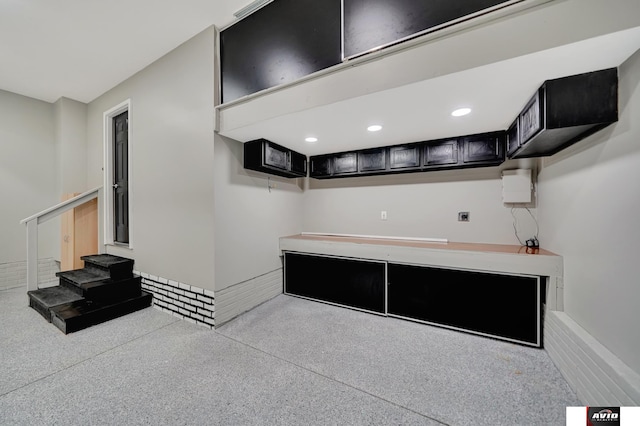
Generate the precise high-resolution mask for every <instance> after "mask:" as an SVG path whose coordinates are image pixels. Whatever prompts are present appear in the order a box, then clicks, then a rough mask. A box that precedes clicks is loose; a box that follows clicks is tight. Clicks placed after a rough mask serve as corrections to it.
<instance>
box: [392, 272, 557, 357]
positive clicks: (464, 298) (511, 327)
mask: <svg viewBox="0 0 640 426" xmlns="http://www.w3.org/2000/svg"><path fill="white" fill-rule="evenodd" d="M388 279H389V284H388V290H387V298H388V299H387V300H388V302H387V303H388V305H387V312H388V313H389V314H390V315H397V316H402V317H406V318H412V319H416V320H420V321H426V322H429V323H434V324H441V325H444V326H447V327H453V328H460V329H465V330H469V331H472V332H476V333H484V334H489V335H493V336H498V337H503V338H507V339H513V340H517V341H520V342H525V343H528V344H531V345H534V346H541V345H542V340H541V335H540V333H541V328H540V318H541V306H542V304H541V300H542V297H543V295H544V292H541V291H540V285H539V278H538V277H522V276H511V275H499V274H490V273H480V272H471V271H460V270H450V269H438V268H427V267H419V266H408V265H397V264H389V266H388Z"/></svg>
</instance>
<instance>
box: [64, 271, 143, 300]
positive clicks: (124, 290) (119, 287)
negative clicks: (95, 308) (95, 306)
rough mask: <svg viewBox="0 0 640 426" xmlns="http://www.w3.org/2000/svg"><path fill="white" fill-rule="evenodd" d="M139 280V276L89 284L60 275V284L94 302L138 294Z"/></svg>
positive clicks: (126, 297)
mask: <svg viewBox="0 0 640 426" xmlns="http://www.w3.org/2000/svg"><path fill="white" fill-rule="evenodd" d="M141 281H142V278H141V277H133V278H130V279H124V280H121V281H114V282H110V283H107V284H104V285H99V286H91V285H90V284H83V285H78V284H76V283H74V282H72V281H69V280H67V279H66V278H65V277H60V285H61V286H63V287H66V288H68V289H70V290H72V291H73V292H75V293H76V294H79V295H80V296H82V297H84V298H86V299H88V300H91V301H96V302H105V301H118V300H124V299H129V298H131V297H133V296H135V295H136V294H140V290H141V289H142V285H141Z"/></svg>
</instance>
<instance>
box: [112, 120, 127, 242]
mask: <svg viewBox="0 0 640 426" xmlns="http://www.w3.org/2000/svg"><path fill="white" fill-rule="evenodd" d="M128 130H129V112H128V111H127V112H123V113H122V114H120V115H117V116H116V117H114V118H113V135H114V136H113V138H114V140H113V218H114V230H115V232H114V234H115V235H114V240H115V242H118V243H128V242H129V131H128Z"/></svg>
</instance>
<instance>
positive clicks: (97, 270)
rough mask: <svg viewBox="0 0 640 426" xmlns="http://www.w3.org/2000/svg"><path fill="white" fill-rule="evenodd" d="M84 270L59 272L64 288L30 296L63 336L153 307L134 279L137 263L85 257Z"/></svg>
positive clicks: (105, 256) (31, 303) (138, 279)
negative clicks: (135, 264) (134, 264)
mask: <svg viewBox="0 0 640 426" xmlns="http://www.w3.org/2000/svg"><path fill="white" fill-rule="evenodd" d="M82 260H84V265H85V266H84V268H83V269H76V270H73V271H65V272H58V273H57V274H56V275H57V276H58V277H59V278H60V285H58V286H55V287H49V288H42V289H39V290H33V291H29V292H27V294H28V295H29V306H31V307H32V308H33V309H35V310H36V311H38V312H39V313H40V315H42V316H43V317H44V318H45V319H46V320H47V321H49V322H51V323H53V325H55V326H56V327H58V328H59V329H60V330H62V332H63V333H65V334H67V333H72V332H74V331H78V330H82V329H84V328H87V327H90V326H92V325H95V324H100V323H102V322H105V321H109V320H111V319H114V318H117V317H120V316H123V315H126V314H129V313H131V312H135V311H137V310H140V309H143V308H146V307H148V306H151V301H152V296H151V294H150V293H147V292H145V291H142V290H141V286H140V283H141V277H136V276H134V275H133V260H132V259H127V258H124V257H120V256H113V255H110V254H98V255H92V256H83V257H82Z"/></svg>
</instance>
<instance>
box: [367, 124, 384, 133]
mask: <svg viewBox="0 0 640 426" xmlns="http://www.w3.org/2000/svg"><path fill="white" fill-rule="evenodd" d="M367 130H368V131H370V132H377V131H379V130H382V126H381V125H379V124H374V125H373V126H369V127H367Z"/></svg>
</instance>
